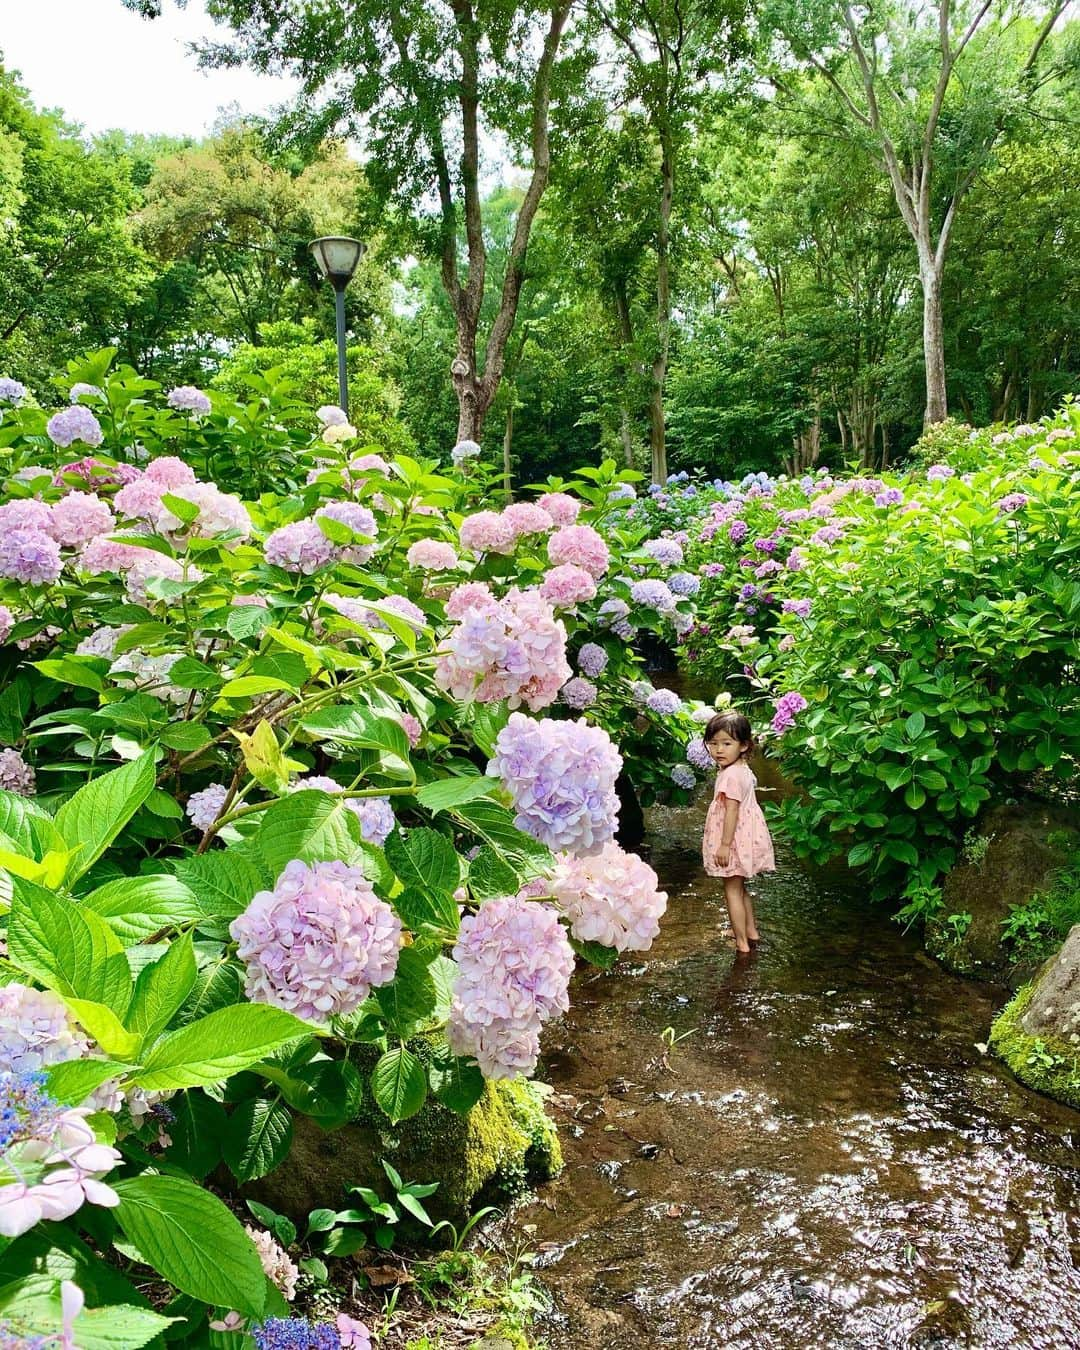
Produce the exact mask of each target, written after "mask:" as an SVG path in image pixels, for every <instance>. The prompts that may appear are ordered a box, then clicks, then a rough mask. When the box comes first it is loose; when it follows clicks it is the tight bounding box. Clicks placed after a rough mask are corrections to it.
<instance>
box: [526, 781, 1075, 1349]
mask: <svg viewBox="0 0 1080 1350" xmlns="http://www.w3.org/2000/svg"><path fill="white" fill-rule="evenodd" d="M703 813H704V805H703V804H702V805H699V806H696V807H691V808H687V809H680V810H671V809H662V810H658V811H655V812H653V813H651V819H650V822H649V825H650V839H651V841H652V851H651V862H652V864H653V866H654V867H655V868H656V870H657V871H658V873H659V874H660V878H661V881H662V884H663V885H664V886H665V888H666V889H667V890H668V892H669V896H670V901H669V910H668V915H667V918H666V920H665V923H664V926H663V931H662V933H661V936H660V938H659V939H658V941H657V943H656V945H655V946H654V948H653V950H652V951H651V952H650V953H648V955H647V956H646V957H644V958H643V959H641V961H640V962H639V963H637V964H635V963H634V962H633V961H632V960H630V961H626V960H625V959H624V961H623V962H620V965H619V973H618V974H615V975H606V976H605V975H597V974H595V973H593V972H583V973H579V975H578V976H577V977H576V982H575V987H574V989H573V990H572V994H571V1013H570V1014H569V1016H568V1017H567V1018H566V1019H565V1021H564V1022H563V1023H561V1024H560V1025H559V1026H558V1027H557V1028H556V1029H555V1030H554V1032H553V1033H552V1034H551V1035H550V1036H549V1037H548V1040H547V1047H546V1073H545V1077H546V1078H547V1079H548V1081H549V1082H550V1083H551V1085H552V1088H553V1098H552V1103H553V1110H554V1114H555V1115H556V1117H557V1119H558V1120H559V1124H560V1131H561V1134H562V1139H563V1148H564V1152H565V1155H566V1163H567V1166H566V1170H565V1172H564V1174H563V1175H562V1176H561V1177H560V1178H559V1180H557V1181H556V1182H555V1183H553V1184H551V1185H550V1186H547V1187H545V1188H544V1190H543V1191H542V1192H541V1193H540V1194H539V1196H538V1197H537V1198H536V1200H535V1201H534V1202H532V1203H531V1204H530V1205H529V1206H527V1207H526V1208H524V1209H522V1210H520V1211H519V1212H518V1213H517V1214H516V1215H515V1216H514V1218H513V1220H512V1221H511V1226H510V1229H509V1233H508V1236H509V1237H510V1238H511V1240H513V1241H515V1242H517V1243H519V1244H525V1245H527V1247H528V1249H529V1250H531V1251H533V1252H536V1253H538V1254H539V1255H538V1261H537V1264H538V1266H539V1269H540V1277H541V1278H542V1279H543V1280H544V1281H545V1282H546V1283H547V1284H548V1286H549V1287H550V1288H551V1290H552V1291H553V1293H554V1296H555V1299H556V1304H557V1312H556V1314H555V1316H554V1318H553V1319H552V1322H551V1325H550V1326H548V1327H547V1328H545V1333H546V1335H547V1338H548V1340H549V1342H550V1344H551V1345H552V1347H554V1350H631V1348H632V1350H651V1347H653V1346H677V1347H686V1350H698V1348H703V1347H747V1348H749V1347H753V1350H773V1348H774V1347H776V1348H778V1350H779V1348H783V1350H802V1348H803V1347H811V1346H813V1347H819V1346H820V1347H828V1348H829V1350H833V1348H835V1350H848V1347H851V1350H856V1348H857V1350H869V1348H870V1347H894V1346H895V1347H903V1346H942V1347H953V1346H972V1347H986V1348H989V1347H994V1348H995V1350H996V1347H1005V1346H1012V1347H1020V1348H1022V1350H1023V1348H1027V1347H1031V1348H1032V1350H1050V1348H1051V1347H1052V1348H1053V1350H1065V1348H1066V1347H1076V1346H1080V1203H1078V1202H1080V1153H1078V1152H1077V1149H1078V1146H1080V1115H1077V1114H1076V1113H1074V1112H1072V1111H1069V1110H1067V1109H1065V1108H1064V1107H1059V1106H1057V1105H1055V1104H1054V1103H1053V1102H1051V1101H1048V1100H1046V1099H1044V1098H1041V1097H1039V1096H1036V1095H1035V1094H1033V1093H1030V1092H1028V1091H1027V1090H1026V1089H1024V1088H1023V1087H1021V1086H1019V1085H1018V1084H1017V1083H1016V1082H1015V1081H1014V1080H1013V1079H1012V1078H1011V1076H1010V1075H1009V1074H1008V1072H1007V1071H1005V1070H1004V1069H1002V1068H1001V1067H1000V1066H999V1065H997V1064H995V1063H994V1062H993V1061H992V1060H990V1059H988V1058H987V1057H985V1056H984V1055H983V1054H982V1053H981V1052H980V1049H979V1048H978V1044H977V1043H978V1042H981V1041H983V1040H984V1039H985V1037H986V1033H987V1030H988V1027H989V1025H990V1020H991V1016H992V1014H993V1012H994V1011H995V1009H996V1007H997V1006H999V1004H1000V1002H1001V1001H1002V999H1003V997H1004V994H1003V993H1002V991H999V990H991V989H988V988H986V987H985V986H980V985H976V984H972V983H968V982H966V981H963V980H960V979H958V978H954V977H952V976H950V975H949V974H947V973H946V972H944V971H943V970H942V969H941V968H939V967H938V966H937V965H936V964H935V963H934V962H932V961H931V960H930V959H929V958H928V957H927V956H926V955H925V954H924V953H923V952H922V951H921V950H920V948H919V944H918V942H917V941H916V940H915V938H914V937H905V936H904V935H903V934H902V933H901V932H900V931H899V930H898V928H897V927H896V925H895V924H893V923H891V922H890V921H889V919H888V917H887V916H886V914H885V913H883V912H882V911H881V910H879V909H875V908H871V907H870V906H869V905H868V904H867V903H866V902H865V901H864V900H863V899H862V898H861V897H860V895H859V894H858V892H857V891H856V890H855V889H853V883H852V881H851V879H850V878H849V877H848V876H847V875H846V874H845V873H843V872H839V873H836V874H831V875H830V874H826V873H822V872H820V871H817V872H814V873H810V872H807V871H805V870H803V869H802V868H801V867H800V866H799V865H798V864H797V863H796V862H794V861H793V860H792V859H791V858H790V857H788V856H785V851H784V849H783V847H782V846H781V847H780V849H779V850H778V853H779V865H780V871H779V872H778V874H777V875H776V876H775V877H774V878H763V879H762V880H761V881H760V883H758V884H757V887H756V888H757V893H758V904H757V910H758V922H759V925H760V926H761V930H762V935H763V938H764V941H763V943H762V946H761V948H760V950H759V952H758V953H757V954H756V955H755V956H752V957H751V958H749V959H748V960H742V961H739V962H735V961H734V959H733V952H732V949H731V947H730V946H729V945H728V939H727V930H726V923H725V919H724V907H723V895H722V889H721V887H722V883H720V882H718V881H714V880H711V879H710V878H708V877H707V876H706V875H705V874H704V872H703V871H702V869H701V866H700V859H699V854H698V848H699V842H700V832H701V824H702V819H703ZM668 1027H671V1028H673V1029H674V1034H675V1035H677V1036H685V1039H682V1040H680V1041H679V1042H678V1043H677V1044H676V1045H675V1046H674V1048H672V1049H671V1050H670V1052H669V1053H668V1054H667V1057H666V1061H665V1049H666V1047H665V1044H664V1041H663V1039H662V1033H663V1032H664V1030H665V1028H668ZM687 1033H688V1034H687Z"/></svg>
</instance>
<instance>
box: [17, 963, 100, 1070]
mask: <svg viewBox="0 0 1080 1350" xmlns="http://www.w3.org/2000/svg"><path fill="white" fill-rule="evenodd" d="M89 1050H90V1042H89V1041H88V1040H87V1038H86V1037H85V1036H84V1035H83V1033H82V1032H81V1031H80V1030H79V1028H78V1027H77V1026H76V1025H75V1023H74V1022H73V1021H72V1019H71V1016H70V1014H69V1013H68V1010H67V1006H66V1004H65V1003H64V1002H63V1000H62V999H61V998H60V997H59V996H58V995H57V994H54V993H51V992H50V991H49V990H47V989H46V990H41V989H31V988H30V987H29V986H28V985H25V984H18V983H12V984H5V985H0V1070H2V1071H5V1072H8V1073H22V1072H25V1071H34V1070H37V1069H44V1068H47V1067H48V1066H49V1065H50V1064H63V1063H66V1061H67V1060H69V1059H82V1058H84V1056H85V1055H87V1054H88V1053H89Z"/></svg>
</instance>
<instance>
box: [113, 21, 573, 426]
mask: <svg viewBox="0 0 1080 1350" xmlns="http://www.w3.org/2000/svg"><path fill="white" fill-rule="evenodd" d="M571 2H572V0H544V2H543V3H540V4H535V3H530V0H485V2H480V0H395V3H393V4H385V3H383V0H215V4H214V5H213V7H212V13H213V16H214V18H215V19H217V20H218V21H219V22H221V23H223V24H225V25H227V26H229V27H231V28H232V30H233V36H232V38H231V40H228V41H226V42H223V43H220V44H209V45H207V46H206V47H205V48H204V50H203V52H202V59H203V60H204V62H206V63H209V64H221V65H237V64H240V63H248V64H250V65H252V66H254V67H255V68H256V69H257V70H262V71H267V70H270V69H275V70H281V69H287V70H289V71H291V72H292V73H293V74H295V75H296V76H297V77H298V78H299V80H300V82H301V87H302V92H301V96H300V98H299V100H298V101H297V103H296V105H295V107H294V108H293V109H292V110H291V112H290V113H289V115H288V116H287V117H286V118H285V119H284V122H283V123H282V124H281V125H282V129H283V130H284V131H285V132H286V133H288V134H291V135H295V136H298V137H301V138H307V139H314V140H315V141H321V140H323V139H324V138H325V137H326V136H327V135H328V134H330V133H331V132H335V133H342V134H348V135H354V136H358V137H360V138H361V139H362V140H363V141H364V143H365V146H366V149H367V168H368V177H369V180H370V183H371V185H372V188H373V192H374V194H375V198H376V201H375V202H374V205H375V206H376V207H378V208H379V209H380V210H381V209H385V208H386V207H388V206H389V207H393V208H395V209H396V210H397V212H398V213H399V214H400V217H401V220H402V223H403V225H404V226H405V228H406V230H407V234H408V236H409V238H408V240H407V243H408V244H409V245H411V247H412V248H413V249H414V250H415V251H418V252H423V253H426V254H427V255H428V256H435V257H437V258H438V260H439V263H440V269H441V276H442V283H443V285H444V287H445V288H446V292H447V295H448V296H449V298H450V302H451V305H452V307H453V311H454V318H455V330H456V351H455V352H454V355H453V360H452V361H451V362H450V373H451V375H452V378H453V382H454V388H455V391H456V393H457V399H458V436H459V438H466V437H467V438H469V439H476V438H478V436H479V435H480V432H481V429H482V427H483V423H484V418H485V415H486V414H487V412H488V409H489V408H490V407H491V404H492V400H493V399H494V397H495V393H496V391H497V389H498V387H499V381H500V379H501V378H502V373H503V366H504V362H505V359H506V347H507V341H508V339H509V337H510V333H511V331H512V329H513V326H514V319H515V316H516V314H517V307H518V301H519V298H520V295H521V287H522V282H523V278H524V275H525V261H526V254H527V251H528V244H529V235H530V233H531V230H532V227H533V222H534V220H535V218H536V212H537V208H538V207H539V205H540V199H541V197H542V196H543V194H544V190H545V188H546V187H547V183H548V175H549V173H550V167H551V138H550V113H551V104H552V98H553V94H554V93H555V92H557V84H558V82H559V78H560V70H559V57H560V51H561V49H562V47H563V46H564V45H565V35H566V32H567V21H568V19H569V15H570V10H571ZM124 3H125V4H127V5H128V7H129V8H132V9H137V10H139V11H141V12H142V13H144V14H147V15H149V16H151V17H153V16H154V15H156V14H158V13H160V11H161V5H162V0H124ZM567 65H568V66H571V67H572V63H571V62H567ZM485 138H487V143H490V144H493V145H495V146H504V147H507V146H508V147H512V148H513V149H514V150H518V149H521V150H523V151H524V152H525V155H526V158H527V162H528V168H527V173H528V181H527V184H526V187H525V191H524V194H523V197H522V200H521V205H520V207H519V209H518V213H517V220H516V227H515V231H514V237H513V242H512V245H511V249H510V256H509V259H508V264H507V267H506V271H505V275H504V277H503V283H502V292H501V297H500V302H499V306H498V308H497V310H496V312H495V314H494V317H493V319H492V321H491V323H490V326H489V327H488V329H487V333H486V337H485V336H484V335H483V334H482V333H481V309H482V304H483V298H484V279H485V273H486V269H487V252H488V250H487V242H486V240H485V231H484V219H483V211H482V192H481V179H482V175H483V169H484V166H483V164H482V162H481V146H482V144H484V143H485ZM462 221H463V222H464V228H465V241H466V242H465V249H464V253H462V250H461V249H460V248H459V232H458V226H459V222H462ZM481 349H482V355H481Z"/></svg>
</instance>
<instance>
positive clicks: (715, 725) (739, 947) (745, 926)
mask: <svg viewBox="0 0 1080 1350" xmlns="http://www.w3.org/2000/svg"><path fill="white" fill-rule="evenodd" d="M702 739H703V740H704V742H705V748H706V749H707V750H708V752H709V754H710V755H711V756H712V758H713V763H714V764H715V765H716V767H717V768H718V769H719V770H720V772H719V773H718V774H717V775H716V793H715V795H714V797H713V799H712V802H711V803H710V805H709V814H708V815H707V816H706V817H705V837H704V839H703V840H702V845H701V852H702V857H703V859H704V862H705V871H706V872H708V874H709V876H711V877H723V878H724V899H725V900H726V902H727V908H728V915H729V916H730V918H731V927H732V931H733V932H734V934H735V950H736V951H738V952H742V953H744V954H745V953H747V952H749V950H750V945H751V943H755V942H757V940H758V930H757V923H756V921H755V919H754V906H753V905H752V904H751V901H750V896H749V895H748V894H747V890H746V880H747V878H748V877H754V876H757V874H758V873H759V872H775V870H776V860H775V859H774V857H773V846H772V840H771V839H770V838H769V827H768V826H767V825H766V824H765V817H764V815H763V814H762V811H761V807H760V806H759V805H758V801H757V797H756V796H755V795H754V793H755V789H756V787H757V779H756V778H755V777H754V775H753V772H752V771H751V769H750V765H749V764H748V763H747V760H748V759H749V756H750V753H751V751H752V750H753V748H754V740H753V734H752V732H751V729H750V722H749V721H748V719H747V718H745V717H743V715H742V713H735V712H726V713H717V715H716V716H715V717H714V718H712V719H711V720H710V722H709V724H708V725H707V726H706V728H705V734H704V736H703V738H702Z"/></svg>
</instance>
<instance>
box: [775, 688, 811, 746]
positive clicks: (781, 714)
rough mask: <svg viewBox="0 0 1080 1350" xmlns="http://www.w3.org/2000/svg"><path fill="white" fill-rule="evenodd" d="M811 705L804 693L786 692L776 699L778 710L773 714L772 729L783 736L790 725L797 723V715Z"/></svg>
mask: <svg viewBox="0 0 1080 1350" xmlns="http://www.w3.org/2000/svg"><path fill="white" fill-rule="evenodd" d="M808 706H809V705H808V704H807V702H806V699H805V698H803V696H802V694H797V693H790V694H784V695H783V696H782V697H780V698H778V699H777V700H776V712H775V713H774V714H773V720H772V729H773V731H774V732H775V733H776V734H777V735H778V736H782V735H783V734H784V732H785V731H787V730H788V728H789V727H793V726H794V725H795V716H796V714H797V713H801V712H802V711H803V709H804V708H806V707H808Z"/></svg>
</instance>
